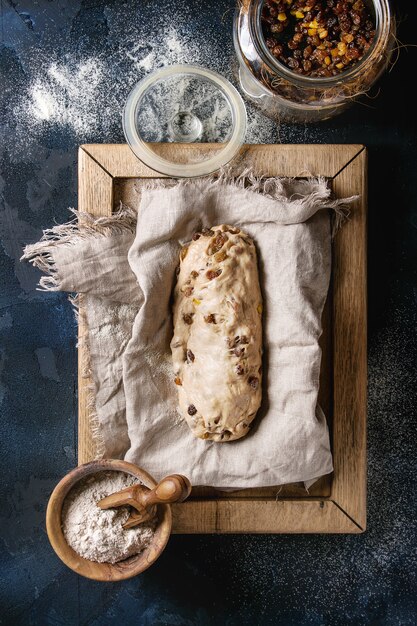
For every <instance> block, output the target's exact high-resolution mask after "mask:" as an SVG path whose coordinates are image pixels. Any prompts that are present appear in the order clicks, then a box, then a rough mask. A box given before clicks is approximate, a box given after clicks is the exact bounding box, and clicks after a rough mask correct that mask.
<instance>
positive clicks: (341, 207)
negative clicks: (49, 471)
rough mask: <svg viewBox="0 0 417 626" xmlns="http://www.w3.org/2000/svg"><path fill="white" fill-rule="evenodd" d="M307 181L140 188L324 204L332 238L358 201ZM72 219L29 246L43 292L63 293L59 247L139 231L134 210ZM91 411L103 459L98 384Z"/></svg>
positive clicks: (233, 180)
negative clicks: (201, 189) (239, 192)
mask: <svg viewBox="0 0 417 626" xmlns="http://www.w3.org/2000/svg"><path fill="white" fill-rule="evenodd" d="M302 175H303V176H306V178H298V177H297V178H276V177H262V176H255V175H254V174H253V172H252V171H251V170H250V169H246V170H244V171H243V172H242V173H241V174H239V175H237V176H233V175H232V174H231V168H223V169H222V170H221V171H220V172H218V173H216V174H214V175H212V176H210V177H204V178H200V179H180V180H178V179H177V180H165V179H158V180H157V179H153V180H152V179H151V180H149V181H148V182H146V183H145V184H144V185H141V191H145V190H148V189H164V188H172V187H177V186H178V187H186V186H189V185H191V184H196V183H197V184H198V183H202V184H206V185H208V186H209V188H211V189H213V188H215V187H216V186H219V185H229V186H232V187H235V188H236V189H245V190H247V191H249V192H252V193H259V194H262V195H264V196H266V197H268V198H270V199H272V200H279V201H280V202H283V203H286V204H289V203H292V204H294V205H295V206H297V207H301V206H304V207H305V208H309V207H313V206H315V205H316V204H321V205H322V208H327V209H332V210H333V214H332V226H331V233H332V238H333V237H334V235H335V234H336V232H337V231H338V230H339V228H340V227H341V226H342V224H343V222H344V221H345V220H346V219H348V217H349V214H350V211H349V209H348V207H347V205H349V204H350V203H352V202H353V201H354V200H356V199H357V197H358V196H352V197H349V198H342V199H335V198H332V190H331V188H330V187H329V185H328V184H327V181H326V179H325V178H324V177H317V176H311V174H309V173H308V172H300V176H302ZM295 182H296V183H297V192H296V193H291V194H290V195H289V194H288V192H289V190H290V189H291V188H292V187H293V186H294V183H295ZM70 212H71V213H72V214H73V216H74V217H73V218H72V219H71V220H70V221H69V222H67V223H65V224H61V225H56V226H54V227H53V228H48V229H45V230H44V231H43V236H42V238H41V239H40V241H39V242H37V243H34V244H29V245H27V246H25V248H24V250H23V256H22V257H21V259H20V260H21V261H29V262H30V263H31V264H32V265H33V266H34V267H37V268H38V269H40V270H41V271H42V272H45V274H47V275H46V276H42V277H41V279H40V280H39V287H38V290H39V291H59V290H60V277H59V274H58V270H57V268H56V266H55V263H54V259H53V256H52V253H53V249H54V248H55V247H56V246H58V245H59V246H73V245H76V244H77V243H79V242H80V241H84V240H88V239H90V238H91V237H94V238H99V237H105V236H107V235H114V234H118V233H119V234H122V233H124V232H126V231H128V232H132V233H134V232H135V230H136V222H137V213H136V211H135V210H134V209H131V208H130V207H127V206H124V205H122V204H121V205H120V208H119V210H118V211H117V212H116V213H114V214H113V215H111V216H110V217H96V216H94V215H91V214H90V213H84V212H82V211H77V210H76V209H70ZM69 300H70V302H71V304H72V306H73V309H74V312H75V316H76V319H77V321H78V322H79V321H80V319H82V324H83V327H84V328H85V329H86V332H85V333H84V336H79V337H78V344H77V347H78V348H79V347H81V346H83V347H85V348H86V349H85V350H83V351H82V354H83V357H84V358H83V362H81V363H80V373H81V376H82V377H83V378H86V379H89V380H90V381H91V375H92V372H91V362H90V350H89V349H88V331H87V328H88V326H87V319H86V315H85V311H84V310H83V306H82V304H83V303H82V300H83V294H76V295H75V296H74V295H70V296H69ZM87 408H88V414H89V424H90V429H91V434H92V437H93V441H94V446H95V458H96V459H100V458H103V457H104V455H105V441H104V437H103V435H102V428H101V424H100V421H99V418H98V414H97V410H96V389H95V385H94V382H90V383H89V384H88V385H87Z"/></svg>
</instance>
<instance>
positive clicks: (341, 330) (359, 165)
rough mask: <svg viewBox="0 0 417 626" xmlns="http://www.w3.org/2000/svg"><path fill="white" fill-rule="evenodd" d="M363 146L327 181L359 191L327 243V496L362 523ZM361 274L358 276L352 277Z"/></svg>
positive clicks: (343, 191) (341, 190) (341, 192)
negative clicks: (330, 466) (330, 468)
mask: <svg viewBox="0 0 417 626" xmlns="http://www.w3.org/2000/svg"><path fill="white" fill-rule="evenodd" d="M366 159H367V155H366V150H365V149H364V150H362V151H361V153H360V154H359V155H358V156H357V157H356V158H355V159H354V160H353V161H351V162H350V163H349V164H348V165H347V166H346V167H345V168H344V169H343V170H342V171H341V172H340V173H339V174H338V175H337V176H336V177H335V178H334V180H333V189H334V192H335V194H336V195H337V196H338V197H343V196H346V195H356V194H358V195H359V199H358V200H357V201H356V202H355V203H354V204H353V205H352V207H351V211H350V216H349V219H348V220H347V222H346V223H345V224H344V226H343V228H342V229H341V231H340V233H339V235H338V236H337V237H336V238H335V240H334V245H333V283H334V289H333V389H334V391H333V393H334V411H333V461H334V467H335V479H334V483H333V487H332V498H333V499H334V500H335V501H336V502H337V503H338V504H339V506H340V507H341V508H342V509H343V510H344V511H345V512H346V513H347V514H348V515H350V516H351V517H352V518H353V519H354V520H355V521H356V522H357V524H359V526H360V527H361V528H362V529H363V530H365V527H366V401H367V301H366V298H367V289H366V281H365V280H364V279H363V277H365V276H366V232H367V231H366V217H367V216H366V194H367V189H366V187H367V180H366ZM358 277H362V280H358Z"/></svg>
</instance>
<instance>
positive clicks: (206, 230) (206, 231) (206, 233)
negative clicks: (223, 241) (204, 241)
mask: <svg viewBox="0 0 417 626" xmlns="http://www.w3.org/2000/svg"><path fill="white" fill-rule="evenodd" d="M201 234H202V235H204V237H211V236H212V235H214V230H212V229H211V228H203V230H202V231H201Z"/></svg>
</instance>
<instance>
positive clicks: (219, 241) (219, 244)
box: [207, 233, 227, 256]
mask: <svg viewBox="0 0 417 626" xmlns="http://www.w3.org/2000/svg"><path fill="white" fill-rule="evenodd" d="M226 241H227V236H226V235H224V234H223V233H218V234H217V235H216V236H215V237H214V239H213V240H212V241H211V242H210V245H209V247H208V249H207V254H209V255H210V256H211V255H212V254H215V253H216V252H219V250H221V249H222V248H223V246H224V244H225V243H226Z"/></svg>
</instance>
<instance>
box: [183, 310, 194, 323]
mask: <svg viewBox="0 0 417 626" xmlns="http://www.w3.org/2000/svg"><path fill="white" fill-rule="evenodd" d="M182 319H183V321H184V323H185V324H188V326H190V325H191V324H192V323H193V314H192V313H183V315H182Z"/></svg>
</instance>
